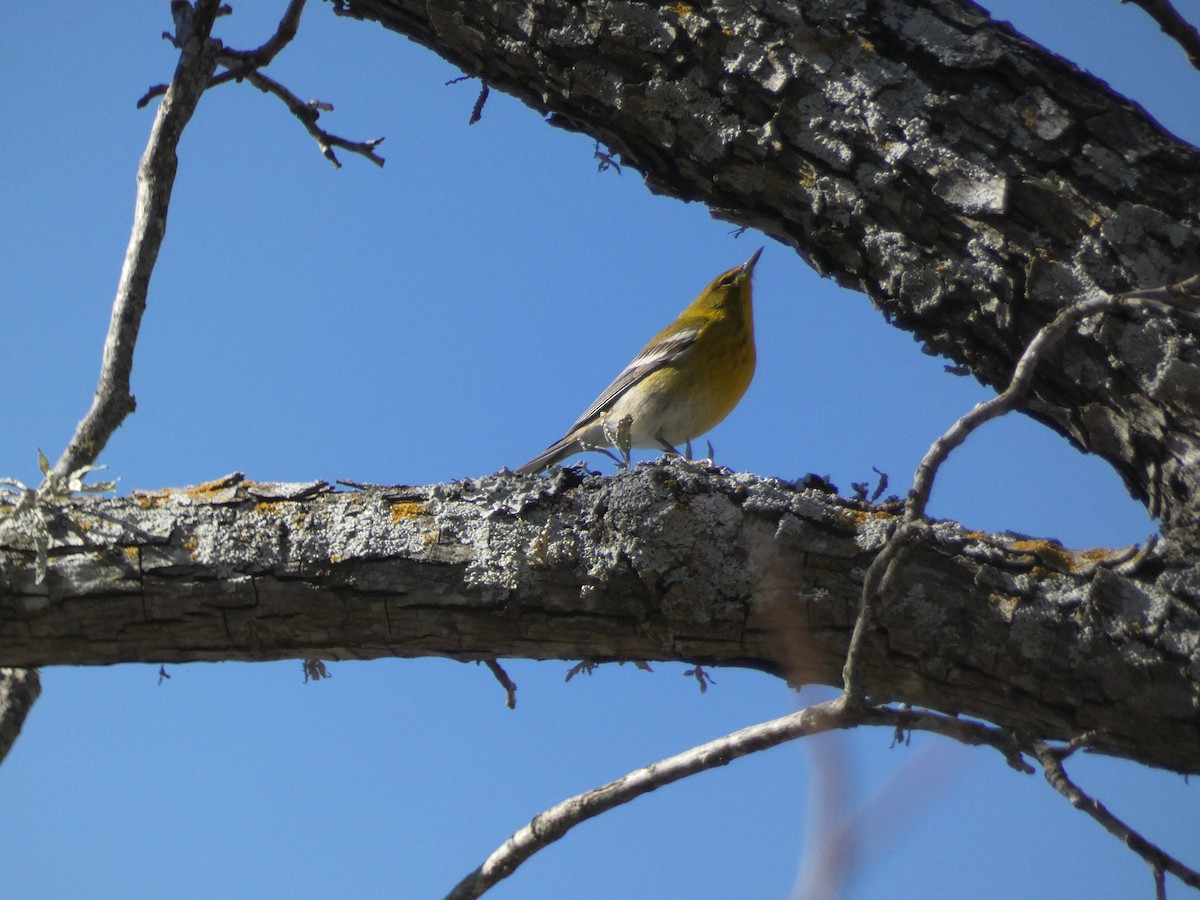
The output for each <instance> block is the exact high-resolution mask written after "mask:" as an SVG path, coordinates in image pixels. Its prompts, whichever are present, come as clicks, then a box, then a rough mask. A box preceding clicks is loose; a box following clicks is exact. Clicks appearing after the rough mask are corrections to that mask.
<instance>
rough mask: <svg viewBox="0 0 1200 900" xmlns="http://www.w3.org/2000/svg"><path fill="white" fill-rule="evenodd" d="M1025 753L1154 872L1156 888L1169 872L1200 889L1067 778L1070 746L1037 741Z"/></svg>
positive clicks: (1196, 880) (1188, 872) (1192, 876)
mask: <svg viewBox="0 0 1200 900" xmlns="http://www.w3.org/2000/svg"><path fill="white" fill-rule="evenodd" d="M1028 752H1029V753H1031V754H1032V755H1033V756H1035V757H1037V760H1038V762H1040V763H1041V764H1042V771H1043V773H1044V774H1045V776H1046V781H1048V782H1050V785H1051V787H1053V788H1054V789H1055V790H1056V791H1058V792H1059V793H1060V794H1062V795H1063V796H1064V797H1066V798H1067V800H1068V801H1070V803H1071V805H1072V806H1073V807H1075V808H1076V809H1078V810H1082V811H1083V812H1085V813H1087V814H1088V815H1089V816H1091V817H1092V818H1093V819H1095V820H1096V821H1097V822H1099V823H1100V824H1101V825H1103V826H1104V829H1105V830H1106V831H1107V832H1108V833H1109V834H1111V835H1113V836H1114V837H1116V838H1118V839H1119V840H1120V841H1121V843H1123V844H1124V845H1125V846H1126V847H1128V848H1129V849H1130V850H1132V851H1133V852H1134V853H1136V854H1137V855H1138V856H1140V857H1141V858H1142V859H1144V860H1145V861H1146V862H1147V863H1149V864H1150V867H1151V868H1152V869H1153V870H1154V873H1155V874H1154V878H1155V884H1156V887H1159V888H1161V884H1162V878H1161V876H1162V873H1163V872H1170V873H1171V874H1172V875H1174V876H1175V877H1176V878H1178V879H1179V880H1180V881H1182V882H1183V883H1184V884H1186V885H1187V886H1188V887H1193V888H1196V889H1197V890H1200V872H1197V871H1196V870H1195V869H1191V868H1189V867H1187V866H1185V865H1184V864H1183V863H1181V862H1180V861H1179V860H1177V859H1176V858H1175V857H1173V856H1171V855H1170V854H1169V853H1167V852H1166V851H1164V850H1163V849H1161V848H1160V847H1158V846H1157V845H1155V844H1152V843H1150V841H1148V840H1146V838H1144V837H1143V836H1142V835H1141V834H1139V833H1138V832H1136V831H1134V830H1133V829H1132V828H1130V827H1129V826H1128V825H1126V824H1125V823H1124V822H1123V821H1121V820H1120V819H1118V818H1117V817H1116V816H1114V815H1113V814H1112V813H1111V812H1109V810H1108V808H1107V807H1106V806H1105V805H1104V804H1103V803H1101V802H1100V801H1099V800H1097V799H1095V798H1094V797H1092V796H1091V795H1090V794H1088V793H1087V792H1085V791H1084V790H1083V789H1081V788H1080V787H1079V786H1078V785H1077V784H1075V782H1073V781H1072V780H1071V779H1070V777H1069V776H1068V775H1067V771H1066V769H1065V768H1064V767H1063V760H1064V759H1065V758H1066V757H1068V756H1070V754H1071V753H1072V752H1074V748H1073V747H1069V748H1067V749H1066V750H1059V749H1056V748H1054V747H1051V746H1049V745H1048V744H1046V743H1045V742H1044V741H1036V742H1034V743H1033V744H1032V745H1030V747H1029V750H1028Z"/></svg>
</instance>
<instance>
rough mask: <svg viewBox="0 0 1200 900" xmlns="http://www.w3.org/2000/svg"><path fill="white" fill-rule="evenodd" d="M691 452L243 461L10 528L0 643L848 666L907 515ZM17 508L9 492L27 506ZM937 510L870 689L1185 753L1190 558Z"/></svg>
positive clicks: (1194, 661) (1123, 746)
mask: <svg viewBox="0 0 1200 900" xmlns="http://www.w3.org/2000/svg"><path fill="white" fill-rule="evenodd" d="M899 513H900V509H899V507H898V506H886V505H885V506H870V505H868V504H865V503H862V502H861V501H854V500H842V499H837V498H832V497H829V496H827V495H825V494H822V493H820V492H817V491H810V490H799V489H797V488H796V487H794V486H793V485H790V484H788V483H785V482H780V481H777V480H773V479H762V478H757V477H755V476H752V475H745V474H743V475H734V474H730V473H727V472H724V471H722V470H715V471H713V470H709V469H706V468H704V467H703V466H700V465H697V464H689V463H687V462H685V461H682V460H667V461H662V462H659V463H657V464H654V465H644V466H641V467H639V468H638V469H636V470H635V471H633V472H631V473H628V474H623V475H620V476H616V477H607V478H601V477H595V476H589V477H583V476H582V475H580V474H579V473H578V472H577V471H575V470H563V471H561V472H558V473H556V475H555V476H554V477H553V478H551V479H545V478H541V479H537V478H518V477H515V476H512V475H507V474H503V473H502V474H500V475H496V476H493V477H490V478H486V479H481V480H472V481H465V482H462V483H459V484H454V485H431V486H428V487H423V488H403V489H399V488H396V489H388V488H372V489H367V490H363V491H356V492H334V491H332V490H331V489H330V488H329V487H328V486H326V485H323V484H321V483H314V484H311V485H299V486H297V485H270V484H256V483H251V482H247V481H244V480H243V479H241V478H240V477H231V478H229V479H226V480H224V481H221V482H216V483H212V484H208V485H202V486H199V487H197V488H192V489H186V490H174V491H166V490H164V491H160V492H152V493H141V494H135V495H134V496H133V497H128V498H120V499H106V500H96V499H89V500H79V501H76V502H74V503H72V504H69V505H66V506H62V507H59V508H57V511H56V514H55V515H52V516H49V517H48V519H49V521H50V527H51V529H52V530H51V538H52V540H51V545H50V548H49V568H48V572H47V576H46V578H45V579H44V580H43V581H41V582H39V581H38V579H37V578H36V575H35V571H34V569H35V557H36V552H37V548H36V547H35V546H33V542H32V541H31V540H28V541H27V540H26V539H25V538H23V537H22V536H21V535H22V531H21V529H19V528H16V529H10V530H9V532H8V533H7V536H5V537H4V538H3V540H2V541H0V663H3V664H8V665H25V666H28V665H43V664H107V663H115V662H129V661H152V662H182V661H190V660H218V659H222V660H225V659H241V660H266V659H280V658H290V657H294V658H300V659H313V658H317V659H327V660H337V659H347V658H363V659H365V658H374V657H382V656H401V657H415V656H429V655H434V656H445V657H452V658H455V659H461V660H487V659H496V658H506V657H518V658H529V659H581V658H585V657H586V658H590V659H595V660H604V659H626V660H686V661H691V662H695V663H701V664H705V665H738V666H750V667H755V668H759V669H762V670H766V671H769V672H774V673H777V674H779V675H780V676H782V677H785V678H787V679H789V681H791V682H792V683H795V684H800V683H808V682H822V683H826V684H834V685H837V684H840V683H841V673H842V664H843V662H844V657H845V654H846V649H847V646H848V644H849V639H850V633H851V629H852V628H853V625H854V621H855V616H856V613H857V608H858V598H859V595H860V593H861V591H862V579H863V574H864V572H865V571H866V569H867V567H868V565H869V564H870V562H871V560H872V559H873V558H874V556H875V554H876V553H878V551H879V549H880V547H881V546H882V544H883V539H884V535H885V533H886V532H887V530H888V529H889V527H890V526H891V524H892V523H894V522H895V521H896V520H897V519H898V516H899ZM17 515H20V514H17ZM1108 555H1109V553H1108V551H1103V550H1095V551H1083V552H1072V551H1068V550H1065V549H1063V548H1062V547H1061V546H1059V545H1057V544H1055V543H1053V542H1051V541H1040V540H1017V539H1014V538H1011V537H1009V538H1005V537H998V536H991V535H987V534H982V533H978V532H972V531H967V530H965V529H963V528H961V527H960V526H957V525H954V524H950V523H935V524H933V525H931V526H930V527H929V534H928V536H927V537H926V538H925V539H924V540H923V541H922V542H921V543H920V544H919V546H917V547H916V548H915V549H914V550H913V552H912V554H911V557H910V559H909V561H908V564H907V565H906V566H905V567H904V569H903V570H902V572H901V576H900V581H899V582H898V584H897V588H896V590H895V591H894V593H893V595H892V597H891V598H890V599H889V602H888V603H886V604H884V605H882V606H881V607H880V608H879V609H878V610H877V611H876V615H875V618H874V627H873V628H872V629H871V630H870V633H869V634H868V635H867V638H866V640H865V642H864V648H863V651H864V652H863V655H862V659H861V661H860V664H861V665H862V666H863V672H864V675H865V678H866V681H867V683H868V684H870V685H871V698H872V700H873V701H874V702H880V703H882V702H887V701H890V700H895V701H901V702H908V703H912V704H914V705H917V706H922V707H925V708H929V709H934V710H938V711H941V712H945V713H951V714H954V713H965V714H969V715H972V716H975V717H978V718H981V719H984V720H987V721H991V722H994V723H996V724H998V725H1001V726H1004V727H1006V728H1012V729H1015V730H1018V731H1020V732H1022V733H1025V734H1030V735H1036V736H1038V737H1040V738H1043V739H1047V740H1052V739H1053V740H1057V739H1064V740H1066V739H1071V738H1072V737H1076V736H1078V735H1079V734H1082V733H1085V732H1094V733H1095V737H1094V739H1093V742H1092V744H1091V746H1092V747H1093V749H1095V750H1097V751H1100V752H1105V753H1111V754H1116V755H1121V756H1127V757H1131V758H1134V759H1138V760H1141V761H1143V762H1146V763H1148V764H1150V765H1156V766H1164V767H1167V768H1170V769H1175V770H1179V771H1184V772H1200V722H1198V720H1197V716H1196V709H1197V708H1198V706H1200V612H1198V611H1197V610H1198V604H1197V602H1196V601H1197V594H1198V593H1200V588H1197V587H1196V585H1197V584H1200V577H1198V576H1197V573H1195V572H1194V571H1193V570H1192V569H1191V568H1189V567H1187V566H1186V565H1184V564H1182V563H1179V564H1173V563H1171V562H1169V561H1167V560H1163V559H1159V558H1157V557H1156V558H1153V559H1151V560H1149V561H1146V562H1143V563H1142V565H1141V568H1140V570H1139V573H1138V574H1136V575H1128V574H1124V573H1123V572H1120V571H1114V570H1111V569H1109V568H1106V567H1103V566H1096V565H1094V563H1095V562H1097V561H1101V560H1104V559H1105V558H1106V557H1107V556H1108Z"/></svg>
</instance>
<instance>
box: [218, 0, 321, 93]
mask: <svg viewBox="0 0 1200 900" xmlns="http://www.w3.org/2000/svg"><path fill="white" fill-rule="evenodd" d="M306 2H307V0H290V2H289V3H288V6H287V9H285V10H284V12H283V16H282V18H280V20H279V27H278V28H276V29H275V33H274V34H273V35H271V36H270V37H269V38H268V39H267V40H266V42H264V43H263V44H262V46H260V47H258V48H256V49H254V50H231V49H229V48H228V47H225V48H223V49H222V50H221V57H220V61H221V65H223V66H226V67H228V68H229V69H230V70H231V74H232V75H233V77H234V78H240V77H241V74H245V73H246V72H249V71H250V70H252V69H261V68H262V67H263V66H269V65H270V64H271V62H272V60H274V59H275V57H276V56H278V55H279V51H280V50H282V49H283V48H284V47H286V46H287V45H288V44H290V43H291V42H292V41H293V40H295V38H296V32H297V31H298V30H299V29H300V15H301V14H302V13H303V12H304V4H305V3H306ZM239 72H240V73H241V74H239Z"/></svg>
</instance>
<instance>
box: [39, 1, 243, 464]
mask: <svg viewBox="0 0 1200 900" xmlns="http://www.w3.org/2000/svg"><path fill="white" fill-rule="evenodd" d="M219 6H220V4H219V3H218V2H216V0H200V2H198V3H197V4H196V6H195V10H194V12H193V14H192V15H191V16H190V17H189V18H190V21H189V22H188V23H187V31H186V32H185V33H182V34H180V44H181V47H182V49H181V50H180V54H179V63H178V65H177V66H176V68H175V75H174V77H173V78H172V79H171V84H170V85H169V86H168V87H167V89H166V91H165V93H164V96H163V101H162V103H161V104H159V107H158V112H157V114H156V115H155V118H154V125H153V127H152V128H151V130H150V140H149V143H148V144H147V145H146V151H145V153H143V154H142V160H141V163H140V164H139V165H138V174H137V199H136V201H135V205H134V218H133V230H132V233H131V234H130V237H129V246H128V248H127V249H126V251H125V264H124V265H123V266H122V268H121V278H120V282H119V283H118V286H117V296H116V300H115V301H114V302H113V311H112V320H111V322H110V324H109V329H108V337H107V339H106V340H105V342H104V358H103V361H102V363H101V366H100V383H99V385H98V386H97V387H96V394H95V397H93V399H92V405H91V408H90V409H89V410H88V412H87V415H85V416H84V418H83V419H82V421H80V423H79V425H78V426H77V428H76V429H75V434H74V435H73V436H72V437H71V440H70V443H68V444H67V447H66V449H65V450H63V452H62V456H60V457H59V458H58V461H57V462H56V463H55V464H54V470H53V472H52V473H51V476H50V477H48V478H47V483H50V482H51V481H52V480H54V479H57V480H59V481H62V480H65V479H68V478H69V477H70V475H71V473H72V472H75V471H78V470H79V469H81V468H83V467H84V466H87V465H90V464H91V463H93V462H95V460H96V457H97V456H99V455H100V451H101V450H103V449H104V446H105V444H107V443H108V440H109V438H110V437H112V434H113V432H114V431H116V430H117V428H118V427H120V425H121V423H122V422H123V421H124V420H125V417H126V416H128V415H129V414H130V413H131V412H133V410H134V407H135V406H136V403H135V401H134V398H133V394H132V393H131V392H130V385H129V376H130V373H131V372H132V370H133V349H134V346H135V344H136V343H137V336H138V329H139V328H140V326H141V321H142V314H143V313H144V312H145V310H146V298H147V294H148V292H149V288H150V275H151V273H152V272H153V271H154V264H155V261H156V260H157V259H158V251H159V248H160V247H161V246H162V242H163V237H164V236H165V235H166V231H167V210H168V208H169V207H170V204H171V190H172V188H173V187H174V185H175V172H176V169H177V168H178V165H179V159H178V156H177V155H176V151H177V149H178V147H179V140H180V138H181V137H182V135H183V129H184V127H185V126H186V125H187V123H188V120H189V119H191V117H192V113H193V112H194V111H195V109H196V104H197V103H199V101H200V96H201V95H202V94H203V93H204V91H205V89H206V88H207V87H208V83H209V79H210V78H212V75H213V72H214V71H215V69H216V65H217V45H216V44H215V43H213V42H212V41H211V40H210V39H209V35H210V33H211V32H212V25H213V21H214V20H215V19H216V17H217V10H218V8H219Z"/></svg>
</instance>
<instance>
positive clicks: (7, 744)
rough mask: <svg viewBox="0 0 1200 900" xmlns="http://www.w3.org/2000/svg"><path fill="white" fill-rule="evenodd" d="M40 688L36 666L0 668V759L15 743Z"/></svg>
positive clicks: (2, 758)
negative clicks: (30, 667)
mask: <svg viewBox="0 0 1200 900" xmlns="http://www.w3.org/2000/svg"><path fill="white" fill-rule="evenodd" d="M41 692H42V681H41V676H40V675H38V670H37V669H0V762H3V761H4V759H5V757H7V756H8V752H9V751H10V750H11V749H12V747H13V744H14V743H16V740H17V738H18V737H19V736H20V734H21V727H22V726H23V725H24V724H25V718H26V717H27V716H28V715H29V711H30V710H31V709H33V704H34V703H36V702H37V698H38V696H39V695H40V694H41Z"/></svg>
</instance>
